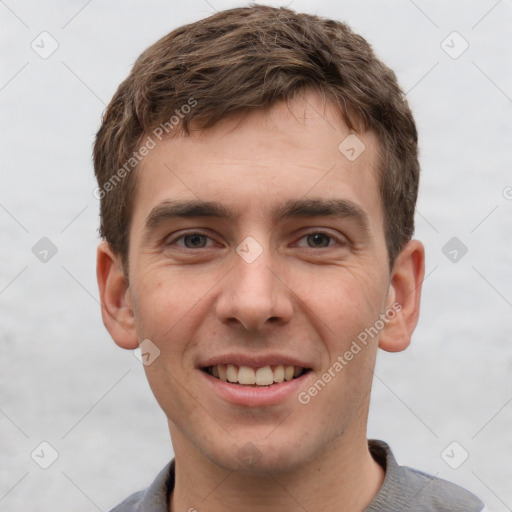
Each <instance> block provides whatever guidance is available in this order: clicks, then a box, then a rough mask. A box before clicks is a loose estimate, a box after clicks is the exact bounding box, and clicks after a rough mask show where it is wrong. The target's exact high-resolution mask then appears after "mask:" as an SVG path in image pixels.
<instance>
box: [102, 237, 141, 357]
mask: <svg viewBox="0 0 512 512" xmlns="http://www.w3.org/2000/svg"><path fill="white" fill-rule="evenodd" d="M96 278H97V280H98V288H99V291H100V301H101V315H102V317H103V323H104V324H105V327H106V328H107V330H108V332H109V333H110V335H111V336H112V338H113V340H114V341H115V342H116V344H117V345H119V346H120V347H122V348H126V349H135V348H137V347H138V345H139V343H138V338H137V332H136V328H135V317H134V314H133V304H132V301H131V292H130V290H129V288H128V286H127V283H126V279H125V276H124V273H123V269H122V266H121V263H120V260H119V257H118V256H117V255H116V254H115V253H114V252H113V251H112V249H111V247H110V245H109V244H108V243H107V242H101V243H100V244H99V245H98V251H97V261H96Z"/></svg>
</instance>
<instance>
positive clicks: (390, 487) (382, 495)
mask: <svg viewBox="0 0 512 512" xmlns="http://www.w3.org/2000/svg"><path fill="white" fill-rule="evenodd" d="M368 445H369V449H370V453H371V454H372V456H373V458H374V459H375V460H376V461H377V462H378V463H379V464H380V465H381V466H382V467H383V468H384V469H385V471H386V474H385V477H384V483H383V484H382V487H381V488H380V490H379V492H378V493H377V496H375V498H374V500H373V501H372V503H371V504H370V505H369V507H368V508H367V509H366V511H365V512H383V511H386V512H389V511H390V510H400V511H401V512H483V511H484V504H483V503H482V502H481V501H480V499H478V498H477V497H476V496H475V495H474V494H472V493H471V492H469V491H467V490H466V489H464V488H462V487H460V486H458V485H456V484H454V483H452V482H448V481H447V480H443V479H442V478H438V477H436V476H432V475H429V474H428V473H425V472H423V471H419V470H417V469H413V468H410V467H407V466H399V465H398V463H397V461H396V459H395V457H394V455H393V453H392V451H391V448H390V447H389V446H388V445H387V444H386V443H384V442H383V441H377V440H370V441H369V443H368Z"/></svg>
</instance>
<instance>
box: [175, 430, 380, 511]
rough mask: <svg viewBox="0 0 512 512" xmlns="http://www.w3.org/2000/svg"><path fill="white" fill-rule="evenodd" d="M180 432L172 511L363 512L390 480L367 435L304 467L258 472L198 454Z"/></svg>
mask: <svg viewBox="0 0 512 512" xmlns="http://www.w3.org/2000/svg"><path fill="white" fill-rule="evenodd" d="M363 432H364V431H363ZM175 434H176V433H175V432H173V444H174V445H175V455H176V475H175V486H174V490H173V493H172V495H171V499H170V504H169V509H170V511H171V512H178V511H194V510H196V511H197V512H202V511H203V510H208V511H209V512H221V511H222V512H235V511H236V512H238V511H240V510H251V511H254V512H260V511H261V512H263V511H265V512H274V511H276V512H277V511H282V510H289V511H295V510H297V511H304V510H315V511H318V512H327V511H332V510H336V511H337V512H356V511H360V512H362V511H363V510H364V509H365V508H366V507H367V506H368V505H369V504H370V502H371V501H372V500H373V498H374V497H375V495H376V494H377V493H378V491H379V489H380V487H381V485H382V482H383V481H384V470H383V469H382V468H381V466H380V465H379V464H378V463H377V462H375V461H374V460H373V458H372V456H371V455H370V452H369V450H368V443H367V440H366V435H363V436H358V438H357V439H354V436H351V435H349V433H348V432H345V433H344V434H343V435H342V436H341V437H340V438H338V439H336V440H335V441H333V442H332V443H331V444H330V445H328V446H327V448H326V450H325V451H324V452H323V453H322V454H321V455H319V456H318V457H316V458H315V459H314V460H312V461H309V462H308V463H305V464H303V465H302V466H301V467H300V468H298V469H295V470H293V471H290V472H287V473H280V474H271V473H267V474H266V475H264V476H261V475H259V476H254V475H241V474H239V473H234V472H232V471H228V470H226V469H224V468H221V467H220V466H218V465H216V464H214V463H212V462H211V461H210V460H209V459H206V458H205V457H203V456H201V455H198V454H197V452H196V453H195V454H192V453H191V452H190V450H189V449H188V448H192V447H191V446H187V444H188V443H187V440H185V438H183V437H181V438H179V439H175ZM183 448H184V449H183Z"/></svg>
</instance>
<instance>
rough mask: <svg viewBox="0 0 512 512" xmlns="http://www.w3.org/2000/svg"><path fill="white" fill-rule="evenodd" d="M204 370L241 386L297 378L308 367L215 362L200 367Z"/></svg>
mask: <svg viewBox="0 0 512 512" xmlns="http://www.w3.org/2000/svg"><path fill="white" fill-rule="evenodd" d="M201 370H203V371H204V372H206V373H207V374H209V375H211V376H212V377H215V378H217V379H219V380H222V381H224V382H229V383H231V384H239V385H242V386H252V387H260V386H267V387H268V386H272V385H274V384H279V383H281V382H284V381H290V380H293V379H298V378H299V377H301V376H302V375H304V374H305V373H307V372H309V371H310V370H311V369H310V368H301V367H299V366H292V365H283V364H278V365H276V366H263V367H261V368H251V367H250V366H238V365H236V364H216V365H214V366H206V367H204V368H201Z"/></svg>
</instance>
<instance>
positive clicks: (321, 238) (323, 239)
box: [297, 231, 346, 249]
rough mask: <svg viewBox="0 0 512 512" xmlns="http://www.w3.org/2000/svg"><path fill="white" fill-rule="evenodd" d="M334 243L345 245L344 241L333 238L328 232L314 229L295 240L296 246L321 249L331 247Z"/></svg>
mask: <svg viewBox="0 0 512 512" xmlns="http://www.w3.org/2000/svg"><path fill="white" fill-rule="evenodd" d="M304 242H305V243H304ZM336 243H338V245H346V243H345V242H342V241H340V240H339V239H337V238H334V237H333V236H332V235H330V234H328V233H325V232H323V231H314V232H311V233H308V234H306V235H304V236H302V237H301V238H300V239H299V241H298V242H297V246H298V247H308V248H311V249H323V248H325V247H332V246H333V245H336Z"/></svg>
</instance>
